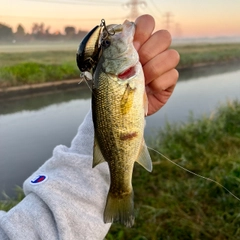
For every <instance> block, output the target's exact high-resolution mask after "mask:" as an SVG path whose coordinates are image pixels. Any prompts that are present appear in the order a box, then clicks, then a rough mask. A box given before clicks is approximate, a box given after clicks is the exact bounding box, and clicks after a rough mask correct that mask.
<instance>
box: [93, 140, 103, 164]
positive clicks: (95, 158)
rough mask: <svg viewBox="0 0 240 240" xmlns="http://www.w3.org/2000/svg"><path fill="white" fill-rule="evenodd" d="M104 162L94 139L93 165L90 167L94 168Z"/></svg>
mask: <svg viewBox="0 0 240 240" xmlns="http://www.w3.org/2000/svg"><path fill="white" fill-rule="evenodd" d="M102 162H105V159H104V157H103V155H102V152H101V150H100V147H99V145H98V141H97V139H96V137H95V138H94V146H93V165H92V167H93V168H94V167H95V166H97V165H98V164H100V163H102Z"/></svg>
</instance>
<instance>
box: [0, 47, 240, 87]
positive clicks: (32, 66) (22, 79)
mask: <svg viewBox="0 0 240 240" xmlns="http://www.w3.org/2000/svg"><path fill="white" fill-rule="evenodd" d="M76 48H77V44H76ZM173 48H175V49H176V50H177V51H178V52H179V53H180V56H181V60H180V63H179V65H178V69H182V68H190V67H194V66H198V65H206V64H212V63H220V62H228V61H233V60H240V44H193V45H183V46H182V45H179V46H173ZM75 54H76V52H75V51H45V52H44V51H39V52H37V51H36V52H11V53H0V87H9V86H18V85H24V84H33V83H42V82H48V81H57V80H63V79H64V80H66V79H70V78H79V70H78V68H77V65H76V61H75Z"/></svg>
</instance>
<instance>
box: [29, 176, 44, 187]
mask: <svg viewBox="0 0 240 240" xmlns="http://www.w3.org/2000/svg"><path fill="white" fill-rule="evenodd" d="M47 178H48V177H47V176H46V175H43V174H41V175H38V176H36V177H35V178H33V179H32V180H31V182H30V183H31V184H32V185H37V184H40V183H44V182H46V180H47Z"/></svg>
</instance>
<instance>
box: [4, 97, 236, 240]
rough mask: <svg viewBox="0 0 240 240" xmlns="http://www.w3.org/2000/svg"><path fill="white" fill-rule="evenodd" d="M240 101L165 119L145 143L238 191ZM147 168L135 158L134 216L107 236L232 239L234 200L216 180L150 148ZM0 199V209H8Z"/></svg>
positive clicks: (134, 239) (119, 239) (136, 239)
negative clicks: (177, 120) (179, 119)
mask: <svg viewBox="0 0 240 240" xmlns="http://www.w3.org/2000/svg"><path fill="white" fill-rule="evenodd" d="M239 146H240V102H238V101H233V102H227V103H226V104H225V105H221V106H220V107H219V108H218V109H217V110H216V111H215V113H212V114H211V116H203V117H202V118H199V119H195V118H194V117H192V116H190V117H189V121H188V122H187V123H186V124H183V125H176V124H167V125H166V127H165V128H164V129H163V130H160V132H159V135H158V137H157V139H155V140H154V141H153V142H152V143H151V147H153V148H154V149H156V150H158V151H160V152H161V153H163V154H165V155H166V156H168V157H169V158H171V159H172V160H173V161H174V162H175V163H177V164H180V165H181V166H183V167H185V168H187V169H189V170H191V171H193V172H195V173H197V174H200V175H203V176H205V177H209V178H211V179H213V180H216V181H218V182H219V183H220V184H222V185H224V186H225V187H226V188H228V189H229V190H230V191H231V192H232V193H234V194H235V195H236V196H238V197H240V187H239V185H240V147H239ZM151 156H152V160H153V172H152V173H149V172H147V171H146V170H144V169H143V168H142V167H141V166H139V165H138V164H135V169H134V174H133V187H134V192H135V211H136V220H135V224H134V226H133V227H132V228H125V227H123V226H121V225H119V224H113V225H112V227H111V229H110V231H109V233H108V235H107V236H106V239H107V240H112V239H114V240H125V239H131V240H140V239H141V240H143V239H152V240H155V239H171V240H190V239H192V240H198V239H199V240H200V239H204V240H208V239H209V240H212V239H216V240H223V239H228V240H237V239H240V202H239V200H237V199H235V198H234V197H233V196H232V195H230V194H229V193H228V192H227V191H225V190H224V189H223V188H222V187H220V186H219V185H217V184H215V183H213V182H210V181H207V180H205V179H202V178H199V177H196V176H194V175H192V174H190V173H188V172H186V171H184V170H182V169H180V168H179V167H177V166H175V165H174V164H172V163H170V162H169V161H167V160H166V159H164V158H163V157H161V156H159V155H158V154H156V153H155V152H152V151H151ZM12 203H14V202H12V200H11V201H10V205H8V206H7V207H6V203H5V204H4V205H2V204H0V209H1V208H2V209H7V210H8V209H9V206H12V205H14V204H12Z"/></svg>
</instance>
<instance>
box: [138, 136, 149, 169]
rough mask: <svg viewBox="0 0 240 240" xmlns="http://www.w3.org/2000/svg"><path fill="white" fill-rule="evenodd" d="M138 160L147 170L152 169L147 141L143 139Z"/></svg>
mask: <svg viewBox="0 0 240 240" xmlns="http://www.w3.org/2000/svg"><path fill="white" fill-rule="evenodd" d="M137 162H138V163H139V164H140V165H141V166H142V167H144V168H145V169H146V170H147V171H149V172H151V171H152V160H151V157H150V154H149V152H148V149H147V146H146V144H145V141H144V140H143V144H142V148H141V150H140V153H139V156H138V159H137Z"/></svg>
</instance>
